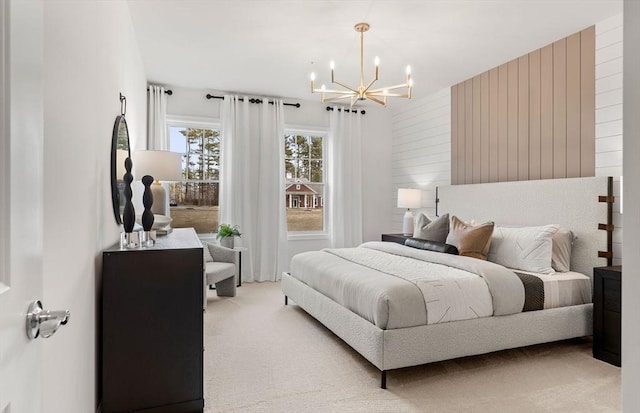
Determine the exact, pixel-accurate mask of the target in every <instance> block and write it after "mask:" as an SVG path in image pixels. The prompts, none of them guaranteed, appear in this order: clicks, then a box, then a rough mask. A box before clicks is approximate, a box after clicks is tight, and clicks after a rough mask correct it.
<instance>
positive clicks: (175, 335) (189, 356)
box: [101, 228, 205, 413]
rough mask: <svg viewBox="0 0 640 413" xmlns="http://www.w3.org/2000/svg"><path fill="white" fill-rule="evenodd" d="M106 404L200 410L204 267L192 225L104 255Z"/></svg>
mask: <svg viewBox="0 0 640 413" xmlns="http://www.w3.org/2000/svg"><path fill="white" fill-rule="evenodd" d="M102 259H103V261H102V328H101V332H102V334H101V342H102V352H101V353H102V382H101V384H102V386H101V388H102V407H103V409H102V410H103V412H104V413H112V412H138V411H144V412H145V413H156V412H157V413H160V412H163V413H164V412H202V411H203V408H204V398H203V374H204V372H203V351H204V341H203V340H204V337H203V311H204V302H205V300H204V294H205V289H204V269H203V256H202V244H201V243H200V240H199V239H198V237H197V235H196V233H195V231H194V230H193V228H184V229H174V230H173V232H172V233H171V234H169V235H167V236H163V237H159V238H158V240H157V243H156V245H155V246H154V247H150V248H143V249H133V250H121V249H120V248H119V245H117V246H114V247H112V248H109V249H107V250H105V251H104V252H103V257H102Z"/></svg>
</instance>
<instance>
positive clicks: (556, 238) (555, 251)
mask: <svg viewBox="0 0 640 413" xmlns="http://www.w3.org/2000/svg"><path fill="white" fill-rule="evenodd" d="M575 239H576V237H575V235H574V234H573V232H571V231H570V230H568V229H567V228H560V229H559V230H558V232H556V233H555V234H554V235H553V238H552V241H553V246H552V256H551V266H552V267H553V269H554V270H556V271H558V272H567V271H571V249H572V247H573V242H574V241H575Z"/></svg>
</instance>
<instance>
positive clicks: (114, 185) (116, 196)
mask: <svg viewBox="0 0 640 413" xmlns="http://www.w3.org/2000/svg"><path fill="white" fill-rule="evenodd" d="M122 123H124V129H125V131H126V133H127V151H128V157H129V158H131V145H130V143H129V128H128V127H127V121H126V119H125V118H124V115H120V116H118V117H116V121H115V123H114V124H113V134H112V136H111V201H112V203H113V213H114V216H115V218H116V223H118V225H121V224H122V217H121V216H120V191H119V190H118V177H117V176H116V174H117V173H118V172H117V171H118V165H117V162H118V137H119V132H120V124H122ZM122 162H124V160H122Z"/></svg>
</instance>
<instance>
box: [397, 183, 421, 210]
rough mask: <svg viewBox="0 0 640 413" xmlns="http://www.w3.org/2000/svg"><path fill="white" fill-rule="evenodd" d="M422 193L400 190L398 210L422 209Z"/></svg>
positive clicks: (405, 189) (413, 190)
mask: <svg viewBox="0 0 640 413" xmlns="http://www.w3.org/2000/svg"><path fill="white" fill-rule="evenodd" d="M421 202H422V191H420V190H419V189H413V188H399V189H398V208H420V206H421Z"/></svg>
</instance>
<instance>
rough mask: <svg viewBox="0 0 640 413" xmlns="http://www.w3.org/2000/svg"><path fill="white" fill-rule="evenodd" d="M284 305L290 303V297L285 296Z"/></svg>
mask: <svg viewBox="0 0 640 413" xmlns="http://www.w3.org/2000/svg"><path fill="white" fill-rule="evenodd" d="M284 305H289V297H287V296H286V295H285V296H284Z"/></svg>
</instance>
